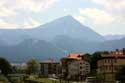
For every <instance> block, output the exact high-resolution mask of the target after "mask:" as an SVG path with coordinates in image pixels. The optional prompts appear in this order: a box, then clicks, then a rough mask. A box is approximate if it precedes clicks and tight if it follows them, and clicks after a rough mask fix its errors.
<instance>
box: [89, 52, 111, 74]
mask: <svg viewBox="0 0 125 83" xmlns="http://www.w3.org/2000/svg"><path fill="white" fill-rule="evenodd" d="M108 53H109V52H107V51H100V52H95V53H94V54H92V56H91V59H90V65H91V70H93V71H91V74H93V75H96V70H97V61H98V60H99V59H100V58H101V57H102V56H101V55H102V54H108Z"/></svg>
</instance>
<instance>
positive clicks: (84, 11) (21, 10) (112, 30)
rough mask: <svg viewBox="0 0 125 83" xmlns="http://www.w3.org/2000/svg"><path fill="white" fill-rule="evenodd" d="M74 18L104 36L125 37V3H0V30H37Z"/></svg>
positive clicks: (62, 0)
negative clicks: (62, 19)
mask: <svg viewBox="0 0 125 83" xmlns="http://www.w3.org/2000/svg"><path fill="white" fill-rule="evenodd" d="M66 15H72V16H73V17H74V18H75V19H76V20H78V21H79V22H81V23H82V24H83V25H86V26H89V27H91V28H92V29H93V30H95V31H96V32H98V33H100V34H102V35H108V34H125V0H0V28H1V29H2V28H4V29H20V28H22V29H24V28H26V29H27V28H35V27H37V26H39V25H42V24H45V23H47V22H50V21H52V20H54V19H56V18H59V17H63V16H66Z"/></svg>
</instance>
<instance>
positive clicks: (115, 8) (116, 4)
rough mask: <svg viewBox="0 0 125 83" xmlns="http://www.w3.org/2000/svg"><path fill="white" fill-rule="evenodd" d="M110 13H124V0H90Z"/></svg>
mask: <svg viewBox="0 0 125 83" xmlns="http://www.w3.org/2000/svg"><path fill="white" fill-rule="evenodd" d="M92 1H93V2H94V3H96V4H98V5H101V6H103V7H104V8H105V9H106V10H108V11H110V12H112V13H119V14H123V13H124V14H125V0H92Z"/></svg>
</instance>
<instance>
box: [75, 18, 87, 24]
mask: <svg viewBox="0 0 125 83" xmlns="http://www.w3.org/2000/svg"><path fill="white" fill-rule="evenodd" d="M73 17H74V18H75V19H76V20H78V21H79V22H81V23H82V24H84V23H85V18H84V17H83V16H73Z"/></svg>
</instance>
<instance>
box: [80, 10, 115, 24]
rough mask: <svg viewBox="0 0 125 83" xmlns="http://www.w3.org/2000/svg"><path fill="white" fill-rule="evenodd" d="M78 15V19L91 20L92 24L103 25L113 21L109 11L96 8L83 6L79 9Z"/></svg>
mask: <svg viewBox="0 0 125 83" xmlns="http://www.w3.org/2000/svg"><path fill="white" fill-rule="evenodd" d="M79 12H80V15H81V16H78V17H79V18H80V19H82V18H86V19H89V20H90V21H92V23H93V24H94V25H104V24H110V23H112V22H113V21H114V18H113V16H112V15H110V14H109V13H107V12H105V11H103V10H100V9H97V8H85V9H79Z"/></svg>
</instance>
